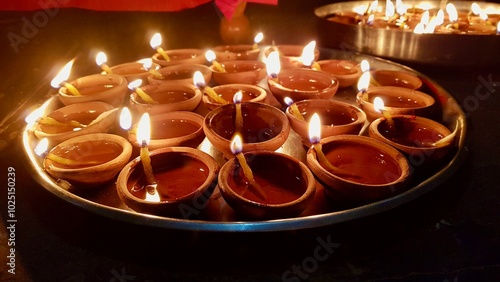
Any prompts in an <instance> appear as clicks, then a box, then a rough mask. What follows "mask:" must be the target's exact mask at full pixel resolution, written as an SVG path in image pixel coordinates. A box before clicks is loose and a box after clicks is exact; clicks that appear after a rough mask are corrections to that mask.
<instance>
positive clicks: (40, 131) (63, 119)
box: [33, 101, 118, 143]
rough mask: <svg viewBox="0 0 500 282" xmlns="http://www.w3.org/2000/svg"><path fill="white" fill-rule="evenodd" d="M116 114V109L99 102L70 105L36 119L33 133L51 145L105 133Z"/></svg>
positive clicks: (114, 121)
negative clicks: (77, 137) (78, 137)
mask: <svg viewBox="0 0 500 282" xmlns="http://www.w3.org/2000/svg"><path fill="white" fill-rule="evenodd" d="M117 114H118V109H117V108H115V107H113V106H112V105H110V104H107V103H104V102H101V101H91V102H83V103H79V104H72V105H68V106H64V107H62V108H59V109H57V110H55V111H53V112H51V113H49V114H47V115H44V116H41V117H40V118H38V119H37V121H36V122H35V125H34V127H33V133H34V134H35V136H36V137H38V138H39V139H42V138H47V139H49V140H50V141H51V142H53V143H60V142H62V141H64V140H67V139H70V138H73V137H76V136H80V135H84V134H90V133H106V132H108V131H110V130H111V129H112V128H113V126H114V125H115V123H116V119H117V117H118V116H117Z"/></svg>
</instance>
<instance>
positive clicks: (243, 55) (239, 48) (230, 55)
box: [214, 32, 264, 61]
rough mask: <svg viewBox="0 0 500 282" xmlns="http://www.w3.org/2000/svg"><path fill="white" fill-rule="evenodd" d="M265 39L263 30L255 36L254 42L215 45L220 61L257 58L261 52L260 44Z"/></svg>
mask: <svg viewBox="0 0 500 282" xmlns="http://www.w3.org/2000/svg"><path fill="white" fill-rule="evenodd" d="M263 39H264V34H262V32H260V33H258V34H257V35H256V36H255V38H254V44H253V45H250V44H233V45H221V46H216V47H214V52H215V54H216V56H217V60H219V61H234V60H257V58H258V57H259V53H260V48H259V46H258V44H259V43H260V42H261V41H262V40H263Z"/></svg>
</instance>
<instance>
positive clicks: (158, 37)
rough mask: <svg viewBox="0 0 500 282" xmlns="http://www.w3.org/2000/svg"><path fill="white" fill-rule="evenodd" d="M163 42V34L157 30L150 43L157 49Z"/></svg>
mask: <svg viewBox="0 0 500 282" xmlns="http://www.w3.org/2000/svg"><path fill="white" fill-rule="evenodd" d="M161 42H162V38H161V34H159V33H158V32H157V33H155V34H154V35H153V37H151V40H150V41H149V45H151V48H153V49H156V48H158V47H159V46H160V45H161Z"/></svg>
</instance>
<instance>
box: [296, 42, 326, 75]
mask: <svg viewBox="0 0 500 282" xmlns="http://www.w3.org/2000/svg"><path fill="white" fill-rule="evenodd" d="M315 49H316V41H314V40H313V41H311V42H309V44H307V45H306V46H305V47H304V49H303V50H302V55H301V56H300V61H301V62H302V64H303V65H304V66H306V67H311V69H313V70H321V67H320V66H319V64H318V63H317V62H315V61H314V50H315Z"/></svg>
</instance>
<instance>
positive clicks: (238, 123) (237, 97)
mask: <svg viewBox="0 0 500 282" xmlns="http://www.w3.org/2000/svg"><path fill="white" fill-rule="evenodd" d="M242 99H243V92H241V90H240V91H238V92H236V93H235V94H234V96H233V102H234V106H235V108H236V118H235V122H234V123H235V127H234V132H241V130H242V128H243V114H242V113H241V100H242Z"/></svg>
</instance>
